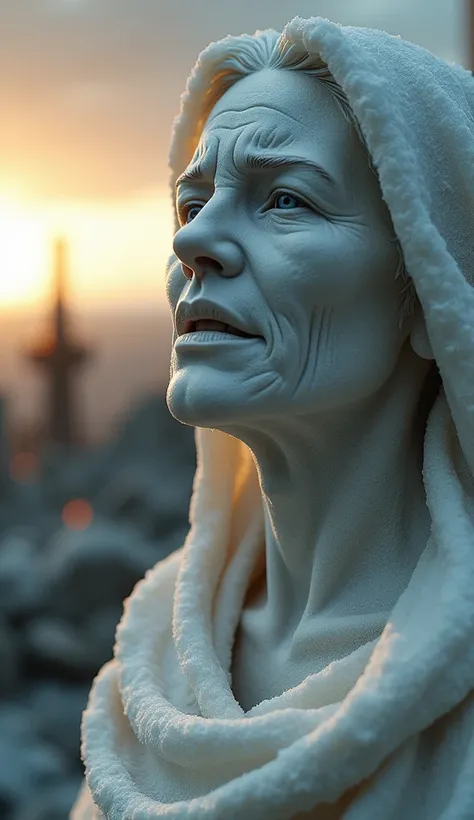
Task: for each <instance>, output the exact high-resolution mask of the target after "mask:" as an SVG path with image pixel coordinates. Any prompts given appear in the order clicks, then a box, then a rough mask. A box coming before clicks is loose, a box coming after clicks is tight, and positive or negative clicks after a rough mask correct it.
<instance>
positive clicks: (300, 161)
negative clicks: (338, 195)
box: [243, 153, 337, 188]
mask: <svg viewBox="0 0 474 820" xmlns="http://www.w3.org/2000/svg"><path fill="white" fill-rule="evenodd" d="M243 166H244V168H248V169H250V170H253V169H255V170H261V171H265V170H266V169H267V168H276V169H278V168H287V167H288V166H300V167H302V168H309V169H310V170H311V171H313V172H314V173H315V174H318V175H319V176H320V177H321V178H322V179H324V181H325V182H327V183H328V184H329V185H331V187H333V188H336V187H337V182H336V180H335V179H334V177H333V176H331V174H330V173H329V171H326V169H325V168H323V167H322V165H319V163H317V162H313V161H312V160H310V159H307V158H306V157H298V156H289V155H288V154H285V155H278V154H275V155H271V154H262V155H260V154H250V153H246V154H244V156H243Z"/></svg>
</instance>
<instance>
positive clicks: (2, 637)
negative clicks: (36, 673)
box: [0, 617, 21, 697]
mask: <svg viewBox="0 0 474 820" xmlns="http://www.w3.org/2000/svg"><path fill="white" fill-rule="evenodd" d="M20 661H21V658H20V648H19V646H18V642H17V640H16V635H15V633H14V631H13V629H12V628H11V627H10V626H9V624H8V623H7V621H6V620H5V619H4V618H2V617H0V697H8V696H9V695H12V694H14V693H15V690H17V689H18V687H19V683H20Z"/></svg>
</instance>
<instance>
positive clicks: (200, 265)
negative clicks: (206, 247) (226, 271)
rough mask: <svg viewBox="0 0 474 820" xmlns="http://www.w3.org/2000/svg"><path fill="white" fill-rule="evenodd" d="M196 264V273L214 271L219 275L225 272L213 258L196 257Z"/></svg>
mask: <svg viewBox="0 0 474 820" xmlns="http://www.w3.org/2000/svg"><path fill="white" fill-rule="evenodd" d="M194 264H195V267H194V270H195V271H196V272H202V273H205V271H207V270H214V271H216V272H217V273H221V272H222V271H223V267H222V265H221V263H220V262H218V261H217V259H213V258H212V257H211V256H196V257H195V258H194Z"/></svg>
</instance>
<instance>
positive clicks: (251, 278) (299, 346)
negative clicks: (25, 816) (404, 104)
mask: <svg viewBox="0 0 474 820" xmlns="http://www.w3.org/2000/svg"><path fill="white" fill-rule="evenodd" d="M186 172H187V173H186V174H185V175H184V179H182V180H181V182H179V184H178V186H177V191H176V209H177V213H178V216H179V220H180V225H181V227H180V229H179V230H178V231H177V233H176V235H175V238H174V253H175V254H176V257H177V259H174V260H172V261H171V263H170V265H169V268H168V272H167V293H168V298H169V302H170V306H171V310H172V314H173V321H174V347H173V354H172V363H171V380H170V384H169V388H168V397H167V398H168V405H169V407H170V410H171V412H172V413H173V415H174V416H176V418H178V419H179V420H181V421H183V422H185V423H188V424H192V425H197V426H203V427H219V426H221V427H225V428H227V429H229V428H230V427H231V426H232V424H233V423H235V424H239V423H247V422H249V423H250V424H252V423H253V422H257V420H258V419H259V418H261V419H264V418H265V417H275V416H276V415H281V414H285V415H287V414H290V413H293V414H301V413H306V412H318V410H320V411H324V410H330V409H331V408H335V407H339V406H341V405H343V404H347V403H349V402H352V401H355V400H357V399H361V398H364V397H366V396H368V395H369V394H370V393H373V392H375V391H376V390H378V389H379V388H380V387H381V386H382V384H383V383H384V382H385V381H386V380H387V378H388V377H389V376H390V374H391V372H392V371H393V368H394V366H395V364H396V361H397V358H398V356H399V353H400V349H401V346H402V343H403V341H404V337H403V336H402V333H401V332H400V331H399V328H398V319H399V296H400V282H399V280H396V279H395V274H396V270H397V267H398V262H399V257H398V251H397V246H396V242H395V236H394V232H393V227H392V223H391V220H390V216H389V213H388V210H387V208H386V206H385V204H384V202H383V200H382V196H381V192H380V188H379V184H378V180H377V178H376V176H375V174H374V173H373V171H372V170H371V169H370V167H369V164H368V160H367V157H366V154H365V151H364V149H363V148H362V146H361V144H360V141H359V139H358V137H357V134H356V132H355V130H354V129H353V127H352V126H351V125H350V124H349V123H348V122H347V121H346V120H345V118H344V116H343V115H342V113H341V112H340V110H339V109H338V107H337V105H336V103H335V102H334V100H333V98H332V97H331V96H330V94H329V92H328V90H327V89H326V88H324V87H323V86H322V85H321V84H320V83H319V82H318V81H317V80H315V79H314V78H313V77H310V76H308V75H305V74H302V73H300V72H290V71H285V70H279V71H277V70H265V71H261V72H259V73H257V74H253V75H251V76H249V77H246V78H245V79H243V80H240V81H239V82H238V83H236V84H235V85H234V86H232V87H231V88H230V89H229V90H228V91H227V92H226V93H225V94H224V95H223V97H222V98H221V99H220V100H219V101H218V103H217V104H216V106H215V107H214V108H213V110H212V112H211V114H210V116H209V118H208V120H207V122H206V124H205V127H204V129H203V132H202V135H201V139H200V142H199V145H198V148H197V150H196V152H195V155H194V157H193V159H192V161H191V163H190V165H189V166H188V168H187V169H186ZM206 320H210V321H211V320H213V321H214V322H218V323H217V324H208V323H207V322H206ZM200 322H203V323H202V324H201V323H200ZM196 323H197V324H196ZM226 326H233V327H234V328H237V329H238V330H240V331H244V332H245V333H246V334H248V335H245V336H243V335H236V334H234V333H232V332H229V330H226ZM229 329H231V328H229ZM406 336H407V332H405V337H406Z"/></svg>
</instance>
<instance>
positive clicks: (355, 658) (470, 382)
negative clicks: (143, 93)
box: [71, 18, 474, 820]
mask: <svg viewBox="0 0 474 820" xmlns="http://www.w3.org/2000/svg"><path fill="white" fill-rule="evenodd" d="M284 36H285V37H286V38H288V39H289V40H290V41H292V42H293V43H294V44H295V46H296V47H298V46H301V47H302V48H304V49H305V50H307V51H309V52H316V53H318V54H320V55H321V57H322V59H323V60H324V61H325V62H326V63H327V64H328V66H329V69H330V71H331V72H332V74H333V76H334V78H335V80H336V81H337V82H338V83H339V84H340V86H341V87H342V88H343V90H344V91H345V93H346V95H347V97H348V99H349V102H350V105H351V107H352V109H353V111H354V113H355V115H356V117H357V119H358V121H359V124H360V127H361V130H362V133H363V135H364V137H365V140H366V143H367V146H368V150H369V152H370V155H371V157H372V161H373V164H374V166H375V167H376V169H377V171H378V175H379V179H380V185H381V189H382V193H383V197H384V200H385V202H386V203H387V206H388V208H389V210H390V212H391V216H392V220H393V224H394V227H395V231H396V233H397V236H398V238H399V240H400V242H401V245H402V248H403V253H404V258H405V263H406V266H407V269H408V272H409V274H410V276H411V277H412V279H413V282H414V285H415V288H416V291H417V294H418V297H419V299H420V302H421V305H422V308H423V311H424V315H425V319H426V325H427V330H428V335H429V339H430V343H431V346H432V350H433V353H434V356H435V358H436V362H437V365H438V368H439V371H440V375H441V378H442V386H441V388H440V391H439V395H438V396H437V398H436V400H435V402H434V405H433V407H432V409H431V411H430V414H429V419H428V424H427V429H426V433H425V439H424V445H423V480H424V485H425V490H426V501H427V505H428V509H429V512H430V515H431V521H432V525H431V534H430V537H429V539H428V542H427V543H426V544H420V556H421V557H420V560H419V562H418V565H417V567H416V569H415V571H414V573H413V575H412V577H411V579H410V582H409V584H408V586H407V588H406V589H405V591H404V592H403V594H402V595H401V596H400V598H399V599H398V601H397V603H396V605H395V607H394V608H393V610H392V612H391V613H390V614H389V617H388V620H387V623H386V626H385V628H384V630H383V632H382V634H381V635H380V637H379V638H377V639H376V640H375V641H372V642H371V643H370V644H366V645H364V646H361V647H360V648H359V649H358V650H357V651H356V652H353V653H352V654H350V655H349V656H347V657H343V658H341V659H339V660H337V661H335V662H333V663H331V664H330V665H329V666H327V667H326V668H325V669H323V670H322V671H321V672H319V673H318V674H313V675H309V676H308V677H307V678H306V679H305V680H304V681H303V682H302V683H301V684H300V685H299V686H297V687H295V688H293V689H290V690H288V691H286V692H284V693H283V694H282V695H281V696H279V697H274V698H270V699H269V700H265V701H262V702H261V703H259V704H257V705H256V706H255V707H254V708H253V709H251V710H250V711H249V712H247V713H244V712H243V710H242V709H241V707H240V706H239V704H238V703H237V701H236V699H235V698H234V696H233V693H232V689H231V674H230V669H231V658H232V646H233V640H234V637H235V633H236V629H237V627H238V623H239V618H240V615H241V612H242V607H243V602H244V598H245V594H246V590H247V589H248V588H249V585H250V583H251V581H252V580H253V578H254V577H256V573H257V572H258V571H259V568H260V570H261V560H262V550H263V532H264V530H263V512H262V502H261V495H260V490H259V485H258V480H257V475H256V470H255V466H254V463H253V460H252V457H251V455H250V453H249V451H248V450H247V448H246V447H245V446H244V445H243V444H241V443H240V442H238V441H237V440H235V439H233V438H231V437H230V436H227V435H226V434H224V433H221V432H218V431H215V430H205V429H199V430H197V434H196V441H197V451H198V469H197V472H196V478H195V485H194V492H193V498H192V503H191V510H190V522H191V529H190V532H189V536H188V538H187V540H186V542H185V545H184V546H183V547H182V548H181V549H179V550H178V551H177V552H175V553H173V554H172V555H170V556H169V557H168V558H167V559H165V560H163V561H160V562H159V563H158V564H157V565H156V566H155V567H154V568H153V569H152V570H151V571H149V572H148V574H147V576H146V577H145V579H144V580H143V581H142V582H140V583H139V584H138V585H137V586H136V588H135V590H134V592H133V594H132V596H131V597H130V598H129V599H128V600H127V601H126V604H125V610H124V615H123V618H122V621H121V623H120V625H119V627H118V631H117V641H116V646H115V652H114V659H113V660H112V661H111V662H110V663H108V664H106V666H104V668H103V669H102V670H101V672H100V673H99V675H98V676H97V678H96V680H95V681H94V684H93V687H92V690H91V695H90V700H89V705H88V708H87V710H86V712H85V714H84V718H83V746H82V752H83V758H84V762H85V766H86V781H87V785H85V786H84V788H83V790H82V793H81V795H80V796H79V798H78V801H77V804H76V807H75V809H74V810H73V813H72V815H71V817H72V818H73V820H86V818H94V819H95V820H97V818H108V820H132V818H133V820H149V819H150V820H151V818H155V817H168V818H183V820H198V819H199V820H201V818H206V820H208V819H209V820H243V819H244V818H245V820H279V818H280V819H281V820H284V819H286V818H294V817H297V816H298V817H299V816H301V817H308V818H318V820H325V819H326V818H331V820H332V818H336V817H343V818H345V820H369V819H370V820H372V818H373V819H374V820H375V818H377V820H379V818H380V819H382V818H383V820H389V818H404V820H409V819H410V818H412V819H413V820H415V818H416V820H421V818H423V820H463V818H465V820H468V818H469V819H470V820H472V818H474V479H473V476H474V79H473V78H472V76H471V74H470V73H469V72H467V71H466V70H464V69H462V68H460V67H459V66H455V65H449V64H448V63H446V62H444V61H442V60H440V59H438V58H436V57H435V56H433V55H432V54H430V53H429V52H427V51H426V50H424V49H422V48H420V47H418V46H416V45H413V44H411V43H408V42H405V41H404V40H402V39H401V38H399V37H394V36H391V35H389V34H387V33H385V32H382V31H376V30H370V29H363V28H352V27H344V26H340V25H338V24H335V23H332V22H329V21H328V20H324V19H321V18H311V19H310V20H302V19H301V18H295V19H294V20H293V21H292V22H291V23H289V24H288V25H287V27H286V28H285V31H284ZM238 42H239V38H238V37H237V38H235V37H227V38H225V39H224V40H222V41H220V42H219V43H213V44H211V45H210V46H209V47H208V48H207V49H206V50H205V51H204V52H203V53H202V54H201V55H200V57H199V60H198V62H197V64H196V67H195V68H194V71H193V73H192V75H191V77H190V79H189V81H188V85H187V89H186V92H185V94H184V96H183V98H182V106H181V113H180V115H179V117H178V119H177V121H176V124H175V132H174V138H173V145H172V151H171V168H172V172H173V182H174V180H175V179H176V177H177V176H178V174H179V173H181V172H182V171H183V170H184V168H185V166H186V164H187V163H188V162H189V161H190V159H191V157H192V155H193V153H194V150H195V147H196V144H197V141H198V139H199V136H200V132H201V129H202V126H203V123H204V121H205V119H206V117H207V115H208V113H209V111H208V108H209V105H208V102H207V96H206V95H207V92H208V87H209V81H210V78H212V77H213V72H214V69H215V65H216V62H217V61H218V60H219V58H220V57H221V56H222V54H223V53H224V52H226V50H228V49H230V48H235V47H238Z"/></svg>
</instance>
